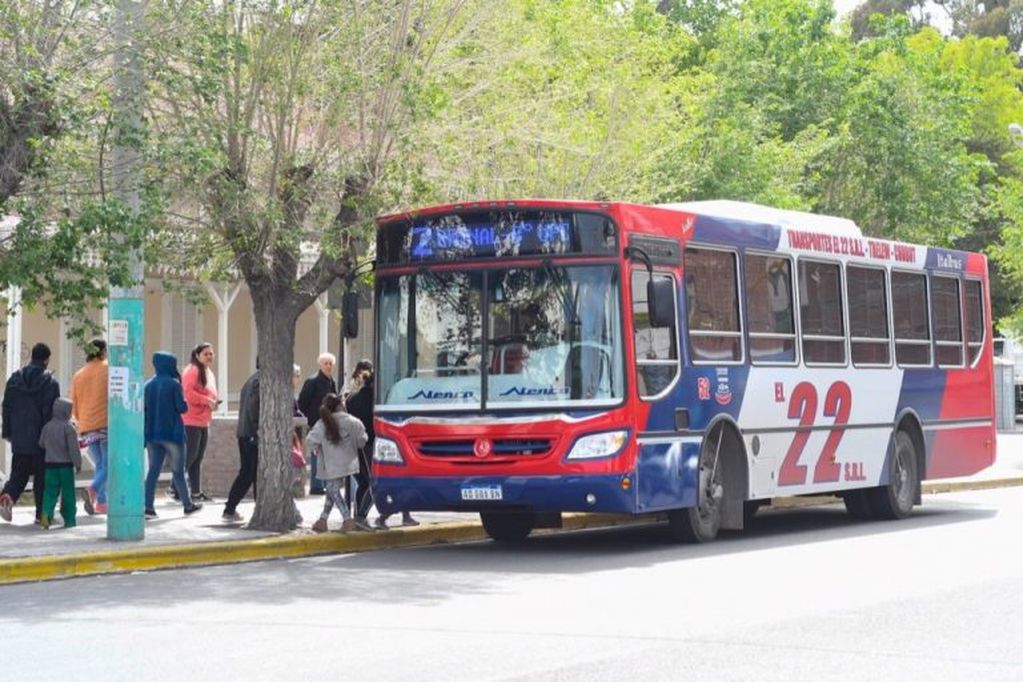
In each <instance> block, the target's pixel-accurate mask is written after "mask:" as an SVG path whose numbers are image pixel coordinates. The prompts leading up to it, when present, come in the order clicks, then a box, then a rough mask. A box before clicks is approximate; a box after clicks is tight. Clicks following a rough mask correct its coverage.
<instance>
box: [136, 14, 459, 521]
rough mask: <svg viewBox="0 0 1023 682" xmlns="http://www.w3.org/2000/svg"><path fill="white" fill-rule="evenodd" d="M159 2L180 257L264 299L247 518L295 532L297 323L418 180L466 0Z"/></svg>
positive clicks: (166, 170) (161, 136)
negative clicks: (357, 243) (423, 143)
mask: <svg viewBox="0 0 1023 682" xmlns="http://www.w3.org/2000/svg"><path fill="white" fill-rule="evenodd" d="M154 4H155V5H156V7H155V8H154V9H155V10H156V11H155V12H154V14H153V16H151V17H150V21H152V22H154V25H158V26H162V27H165V28H166V27H170V26H174V27H176V28H175V30H164V31H155V32H154V33H153V34H154V35H155V36H156V37H155V38H154V40H153V43H152V48H151V50H152V53H151V54H152V64H151V66H150V70H151V72H152V73H153V74H154V80H155V82H154V84H153V91H154V99H153V111H152V113H151V118H152V121H153V125H154V128H155V136H154V148H155V150H156V152H155V154H154V163H157V164H158V166H157V167H158V168H159V172H160V173H161V174H162V175H163V176H164V178H165V179H173V180H174V181H175V184H172V185H170V186H168V187H167V188H166V190H167V191H168V192H169V193H171V194H172V195H176V196H177V197H178V199H177V201H176V202H175V204H174V206H173V208H172V213H173V214H174V215H175V216H177V218H176V219H175V220H173V221H171V222H172V224H171V225H170V227H171V228H173V229H174V230H175V231H176V232H175V234H176V241H177V244H178V245H177V250H178V251H179V252H180V251H183V252H185V255H186V256H188V255H190V256H191V261H190V263H191V264H193V265H194V264H195V263H196V262H197V260H196V254H197V253H198V254H200V257H202V258H203V259H204V262H205V267H204V268H203V269H202V271H201V272H200V273H199V274H200V275H201V276H217V275H218V274H222V272H223V270H225V269H234V270H235V271H236V272H238V273H240V274H241V276H242V277H243V278H244V280H245V282H246V283H247V285H248V288H249V291H250V293H251V295H252V302H253V306H254V312H255V318H256V330H257V336H258V349H259V358H260V404H261V410H260V428H259V441H260V463H259V472H258V485H259V498H258V500H257V504H256V510H255V513H254V514H253V517H252V519H251V521H250V524H249V525H250V527H252V528H258V529H265V530H285V529H290V528H294V527H295V526H296V524H297V522H298V518H299V517H298V512H297V509H296V508H295V505H294V501H293V499H292V496H291V491H290V485H289V483H290V476H291V473H290V468H291V464H290V459H289V454H288V453H289V452H290V447H291V446H290V434H291V428H290V424H291V410H292V394H291V390H292V389H291V370H292V364H293V353H294V338H295V324H296V320H297V318H298V316H299V314H300V313H301V312H302V311H303V310H305V309H306V308H307V307H309V306H310V305H311V304H312V303H313V302H314V301H315V300H316V298H317V296H319V295H320V294H321V293H322V292H324V291H325V290H326V289H327V287H328V286H329V285H330V284H331V283H332V282H333V281H334V280H335V278H337V277H339V276H344V275H346V274H347V273H348V272H349V271H350V269H351V267H352V263H353V260H354V258H355V256H356V254H354V253H352V252H351V251H350V248H349V247H350V244H351V242H352V239H353V238H354V237H355V236H356V235H359V234H362V233H364V232H365V231H366V230H367V229H368V227H369V226H370V224H371V217H372V216H373V215H375V214H376V213H377V211H378V209H379V207H380V205H381V201H382V199H383V198H384V197H386V196H392V195H393V194H392V193H393V192H401V191H404V188H405V187H406V186H407V185H406V184H405V183H404V182H403V178H404V176H403V169H402V167H401V165H400V164H399V163H398V162H397V158H398V157H397V154H398V151H399V150H400V149H402V147H403V145H405V144H408V143H409V139H408V136H409V134H410V130H411V126H412V124H413V123H414V122H415V121H416V119H417V116H421V115H422V114H423V111H424V110H428V109H429V108H430V106H431V97H433V96H434V94H435V93H434V86H433V83H432V81H431V78H432V76H433V71H432V67H433V64H434V62H435V60H436V59H437V55H438V53H439V52H441V51H443V50H445V49H446V48H447V40H448V39H449V38H450V36H451V35H452V34H453V33H455V32H457V31H459V30H461V28H462V25H461V24H460V22H462V21H463V19H464V17H465V16H466V15H465V14H464V13H462V11H461V10H462V9H463V6H464V5H465V2H463V1H461V0H435V1H434V0H401V1H399V2H392V1H389V0H364V1H361V2H342V1H341V0H322V1H320V2H306V1H304V0H294V1H281V2H278V1H275V0H267V1H266V2H241V1H234V0H226V1H225V2H222V3H217V4H214V5H211V4H209V3H205V2H183V3H181V4H178V3H175V2H172V1H170V0H168V1H166V2H162V3H154ZM181 27H184V28H181ZM182 242H183V244H184V246H183V247H182ZM197 250H198V251H197ZM165 254H166V256H168V257H169V256H170V255H171V254H170V253H167V252H165Z"/></svg>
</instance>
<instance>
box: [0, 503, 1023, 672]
mask: <svg viewBox="0 0 1023 682" xmlns="http://www.w3.org/2000/svg"><path fill="white" fill-rule="evenodd" d="M1021 527H1023V488H1010V489H1003V490H993V491H985V492H975V493H958V494H946V495H936V496H930V497H928V498H926V499H925V506H924V507H923V508H922V509H920V510H919V511H918V513H916V514H915V515H914V516H913V517H912V518H911V519H908V520H906V521H901V522H875V523H857V522H853V521H851V520H849V519H848V518H847V517H846V516H845V514H844V513H843V512H842V511H841V508H840V507H828V508H815V509H801V510H785V511H769V512H767V513H765V514H763V515H762V517H760V518H758V519H757V522H756V524H755V526H754V527H753V528H752V529H750V530H748V531H746V532H745V533H743V534H729V535H727V536H726V537H724V538H722V539H720V540H719V541H718V542H715V543H713V544H710V545H705V546H700V547H692V546H678V545H673V544H671V543H670V542H669V541H668V540H667V539H666V537H665V535H664V534H663V533H662V532H661V531H660V530H659V529H658V528H657V527H645V528H633V529H618V530H611V531H599V532H582V533H574V534H559V535H552V536H547V537H542V538H537V539H534V540H532V541H530V542H529V543H528V544H527V545H525V546H523V547H520V548H508V547H502V546H499V545H496V544H493V543H476V544H467V545H460V546H440V547H431V548H422V549H414V550H402V551H386V552H375V553H367V554H360V555H347V556H337V557H327V558H318V559H302V560H294V561H281V562H265V563H258V564H247V565H236V566H226V567H219V568H211V569H193V570H182V571H168V572H159V573H151V574H139V575H127V576H108V577H97V578H81V579H75V580H67V581H61V582H51V583H42V584H33V585H16V586H10V587H2V588H0V669H2V670H3V671H4V673H5V678H6V679H17V680H19V681H23V680H35V679H46V680H54V679H67V678H74V679H78V678H85V679H90V680H116V679H132V680H157V679H158V680H163V679H166V680H175V681H180V680H183V679H202V680H206V679H218V680H234V679H249V680H257V679H258V680H263V679H272V680H288V679H302V680H320V679H324V680H326V679H330V680H367V681H368V680H372V681H373V682H380V681H383V680H530V681H534V680H628V679H647V680H660V679H664V680H686V679H693V680H711V679H713V680H757V681H758V682H763V681H768V680H786V681H789V680H815V681H816V680H930V681H936V680H1014V681H1018V680H1023V532H1021Z"/></svg>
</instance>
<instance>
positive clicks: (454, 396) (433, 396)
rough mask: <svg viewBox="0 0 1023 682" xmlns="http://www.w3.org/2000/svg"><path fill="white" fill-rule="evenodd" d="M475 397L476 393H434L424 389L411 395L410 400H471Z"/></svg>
mask: <svg viewBox="0 0 1023 682" xmlns="http://www.w3.org/2000/svg"><path fill="white" fill-rule="evenodd" d="M475 397H476V392H475V391H434V390H430V389H425V388H423V389H420V390H418V391H416V392H415V393H413V394H412V395H410V396H409V397H408V400H470V399H472V398H475Z"/></svg>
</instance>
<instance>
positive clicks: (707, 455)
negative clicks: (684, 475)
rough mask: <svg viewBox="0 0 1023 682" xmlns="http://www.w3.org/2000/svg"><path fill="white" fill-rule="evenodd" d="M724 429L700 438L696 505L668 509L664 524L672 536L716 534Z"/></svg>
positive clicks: (697, 538) (688, 538) (689, 538)
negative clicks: (698, 482) (665, 523)
mask: <svg viewBox="0 0 1023 682" xmlns="http://www.w3.org/2000/svg"><path fill="white" fill-rule="evenodd" d="M724 433H725V431H724V429H723V428H720V427H719V428H718V431H717V438H714V437H711V438H707V439H705V440H704V441H703V448H702V449H701V450H700V486H699V489H698V490H697V497H696V501H697V504H696V506H695V507H688V508H686V509H673V510H671V511H669V512H668V527H669V529H670V530H671V536H672V537H673V538H674V539H675V540H680V541H682V542H709V541H710V540H713V539H714V538H716V537H717V534H718V530H719V529H720V528H721V503H722V501H723V500H724V497H725V476H724V467H723V465H722V462H721V440H722V438H723V437H724Z"/></svg>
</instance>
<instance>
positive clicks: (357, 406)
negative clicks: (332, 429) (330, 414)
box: [345, 360, 419, 530]
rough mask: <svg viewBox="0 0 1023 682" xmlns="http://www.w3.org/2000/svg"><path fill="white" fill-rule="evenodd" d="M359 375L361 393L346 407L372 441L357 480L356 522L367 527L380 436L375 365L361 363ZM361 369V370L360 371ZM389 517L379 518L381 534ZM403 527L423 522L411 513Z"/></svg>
mask: <svg viewBox="0 0 1023 682" xmlns="http://www.w3.org/2000/svg"><path fill="white" fill-rule="evenodd" d="M355 367H356V369H357V370H358V375H357V376H354V377H353V383H354V385H356V386H358V389H357V390H356V391H355V392H354V393H352V394H351V395H350V396H348V400H347V401H346V402H345V407H346V408H347V410H348V414H350V415H352V416H353V417H355V418H356V419H358V420H359V421H360V422H362V425H363V427H365V429H366V434H367V436H368V440H367V442H366V446H365V447H364V448H363V449H362V452H361V453H360V456H359V473H358V474H357V475H356V477H355V480H356V482H357V483H358V487H359V489H358V491H357V492H356V493H355V520H356V522H358V523H365V522H366V516H367V515H368V514H369V508H370V506H371V505H372V504H373V495H372V490H371V488H370V458H371V457H372V452H373V441H374V440H375V438H376V434H375V433H374V431H373V383H374V381H373V378H374V377H373V363H372V362H370V361H369V360H360V361H359V362H358V363H356V365H355ZM359 368H361V369H359ZM388 516H390V515H389V514H386V515H384V514H382V515H380V516H378V517H377V520H376V527H377V528H379V529H381V530H386V529H387V518H388ZM401 525H403V526H418V525H419V522H418V521H416V520H415V519H414V518H412V514H411V513H409V512H408V511H404V510H403V511H402V512H401Z"/></svg>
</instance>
